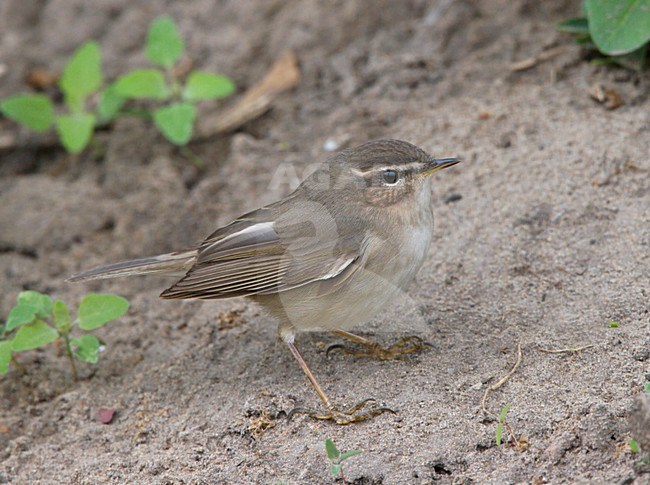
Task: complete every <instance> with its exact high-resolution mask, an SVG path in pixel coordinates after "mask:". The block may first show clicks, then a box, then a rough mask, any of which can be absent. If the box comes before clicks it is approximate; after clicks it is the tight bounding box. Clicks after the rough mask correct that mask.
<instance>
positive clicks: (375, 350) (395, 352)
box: [325, 335, 432, 360]
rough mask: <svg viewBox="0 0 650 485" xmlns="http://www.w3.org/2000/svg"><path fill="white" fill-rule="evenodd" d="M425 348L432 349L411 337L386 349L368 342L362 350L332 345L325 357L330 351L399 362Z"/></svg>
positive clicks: (429, 345) (422, 341) (418, 338)
mask: <svg viewBox="0 0 650 485" xmlns="http://www.w3.org/2000/svg"><path fill="white" fill-rule="evenodd" d="M426 347H432V345H431V344H430V343H428V342H425V341H424V340H422V339H421V338H420V337H417V336H414V335H412V336H409V337H404V338H402V339H401V340H399V341H398V342H396V343H394V344H393V345H391V346H390V347H388V348H384V347H382V346H381V345H379V344H378V343H376V342H369V343H368V344H367V345H363V350H357V349H350V348H348V347H346V346H345V345H343V344H332V345H330V346H329V347H327V349H326V350H325V355H327V356H329V354H330V352H331V351H333V350H340V351H341V352H342V353H343V355H352V356H354V357H370V358H374V359H379V360H400V359H402V358H403V357H404V356H405V355H408V354H412V353H414V352H420V351H422V350H424V349H425V348H426Z"/></svg>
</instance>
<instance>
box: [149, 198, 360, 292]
mask: <svg viewBox="0 0 650 485" xmlns="http://www.w3.org/2000/svg"><path fill="white" fill-rule="evenodd" d="M269 219H271V220H269ZM315 225H319V227H315ZM330 226H332V227H330ZM364 246H365V245H364V242H363V240H362V238H360V237H356V236H354V235H351V236H349V237H346V236H345V235H344V234H343V235H342V234H339V232H338V231H337V230H336V227H335V226H333V221H331V220H330V221H318V222H311V221H307V222H299V221H297V222H296V223H295V224H287V223H286V222H285V223H278V222H277V221H276V222H274V221H273V220H272V217H271V215H270V214H269V213H267V210H266V209H260V210H258V211H255V212H253V213H251V214H247V215H246V216H244V217H242V218H240V219H238V220H236V221H234V222H233V223H232V224H230V225H228V226H226V227H224V228H222V229H219V230H218V231H216V232H215V233H214V234H212V235H211V236H210V237H208V238H207V239H206V240H205V241H204V242H203V244H202V245H201V246H200V248H199V252H198V257H197V260H196V264H195V265H194V266H193V267H192V268H191V269H190V270H189V271H188V272H187V274H186V275H185V276H184V277H183V278H182V279H181V280H180V281H178V283H176V284H175V285H174V286H172V287H171V288H169V289H168V290H165V291H164V292H163V293H162V294H161V297H163V298H203V299H214V298H230V297H234V296H246V295H268V294H273V293H279V292H282V291H286V290H289V289H291V288H296V287H299V286H303V285H305V284H309V283H314V282H319V281H322V282H326V283H327V285H324V288H325V287H327V288H329V289H334V288H335V287H336V286H338V283H339V282H340V281H343V280H344V279H347V278H348V277H349V276H350V275H351V274H353V273H354V271H355V268H356V267H358V266H359V264H360V261H361V259H362V258H363V249H364ZM327 291H330V290H327Z"/></svg>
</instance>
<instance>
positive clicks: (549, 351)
mask: <svg viewBox="0 0 650 485" xmlns="http://www.w3.org/2000/svg"><path fill="white" fill-rule="evenodd" d="M592 347H597V345H596V344H590V345H584V346H582V347H576V348H566V349H557V350H556V349H545V348H543V347H538V348H539V350H540V351H542V352H545V353H547V354H574V353H576V352H582V351H583V350H587V349H590V348H592Z"/></svg>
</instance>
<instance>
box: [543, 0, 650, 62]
mask: <svg viewBox="0 0 650 485" xmlns="http://www.w3.org/2000/svg"><path fill="white" fill-rule="evenodd" d="M583 12H584V14H583V15H582V16H581V17H576V18H571V19H567V20H565V21H563V22H560V23H559V24H557V26H556V27H557V29H558V30H561V31H563V32H569V33H571V34H575V36H576V42H578V43H579V44H581V45H583V46H585V47H587V48H589V49H597V50H598V51H600V52H601V53H602V54H604V55H605V56H606V57H605V58H601V59H598V60H596V62H599V63H615V64H619V65H621V66H623V67H627V68H630V69H634V70H637V71H641V70H642V69H643V68H644V67H645V66H646V62H647V57H648V43H649V42H648V41H650V0H585V1H584V2H583Z"/></svg>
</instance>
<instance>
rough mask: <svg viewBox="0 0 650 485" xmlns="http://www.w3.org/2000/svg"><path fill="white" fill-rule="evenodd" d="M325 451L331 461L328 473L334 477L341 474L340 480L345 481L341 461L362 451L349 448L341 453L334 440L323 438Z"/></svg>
mask: <svg viewBox="0 0 650 485" xmlns="http://www.w3.org/2000/svg"><path fill="white" fill-rule="evenodd" d="M325 451H326V452H327V458H328V459H329V461H330V462H331V465H330V474H331V475H332V476H333V477H335V476H336V475H340V476H341V480H343V482H344V483H345V477H344V476H343V462H344V461H345V460H347V459H348V458H350V457H351V456H354V455H359V454H361V453H363V451H362V450H350V451H346V452H345V453H341V452H340V451H339V450H338V448H337V447H336V445H335V444H334V442H333V441H332V440H330V439H326V440H325Z"/></svg>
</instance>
